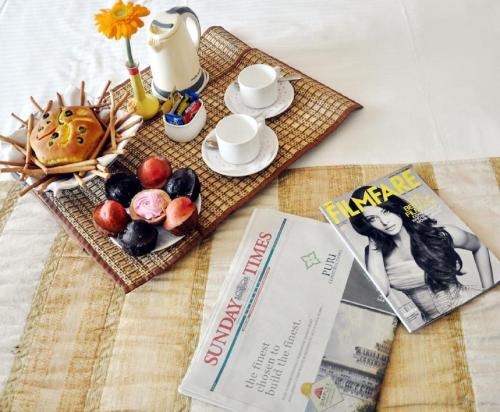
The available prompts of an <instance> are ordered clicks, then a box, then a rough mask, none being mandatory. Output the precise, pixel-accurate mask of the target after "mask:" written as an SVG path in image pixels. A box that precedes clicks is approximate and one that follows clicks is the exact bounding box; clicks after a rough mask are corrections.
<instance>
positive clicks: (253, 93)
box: [238, 64, 280, 109]
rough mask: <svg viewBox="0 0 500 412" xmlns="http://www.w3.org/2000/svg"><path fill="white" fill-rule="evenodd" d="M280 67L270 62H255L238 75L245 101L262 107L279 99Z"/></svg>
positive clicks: (252, 105)
mask: <svg viewBox="0 0 500 412" xmlns="http://www.w3.org/2000/svg"><path fill="white" fill-rule="evenodd" d="M279 76H280V73H279V69H275V68H274V67H271V66H269V65H268V64H253V65H251V66H247V67H245V68H244V69H243V70H242V71H241V72H240V74H239V75H238V85H239V88H240V95H241V99H242V100H243V103H245V105H247V106H248V107H253V108H256V109H261V108H263V107H267V106H270V105H272V104H273V103H274V102H275V101H276V100H277V99H278V78H279Z"/></svg>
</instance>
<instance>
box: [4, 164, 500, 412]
mask: <svg viewBox="0 0 500 412" xmlns="http://www.w3.org/2000/svg"><path fill="white" fill-rule="evenodd" d="M399 167H401V165H383V166H382V165H380V166H375V165H371V166H362V165H356V166H333V167H314V168H304V169H293V170H288V171H286V172H285V173H284V174H283V175H281V176H280V177H279V179H276V180H275V181H274V182H273V183H272V184H271V185H269V187H268V188H266V189H265V190H264V191H262V193H260V194H259V195H258V196H256V197H255V198H254V199H252V200H251V201H250V202H249V203H248V204H246V205H244V206H243V207H242V208H240V209H239V210H238V211H237V212H235V213H234V215H233V216H232V218H231V219H228V220H227V221H226V222H224V223H223V224H222V225H221V227H220V228H219V229H218V230H217V231H216V232H215V234H214V235H213V236H211V237H210V238H208V239H206V240H205V241H203V242H201V243H200V244H199V245H198V246H197V247H195V248H194V249H193V250H192V251H191V252H190V253H188V254H187V256H186V257H185V258H184V259H182V260H181V261H179V262H178V264H177V265H176V266H175V268H174V270H172V271H170V272H169V273H166V274H163V275H160V276H157V277H155V278H154V279H152V280H151V281H150V282H147V283H146V284H144V285H143V286H141V287H140V288H137V289H136V290H135V291H134V292H133V293H129V294H126V295H125V294H124V292H123V290H122V289H121V288H120V287H119V286H118V285H117V284H116V283H115V282H113V281H112V280H111V279H109V278H108V277H106V276H103V271H102V268H101V267H100V266H99V265H97V264H96V262H95V261H94V260H93V259H92V258H91V257H90V256H88V255H86V254H85V253H83V252H82V250H81V248H80V247H79V245H78V244H77V243H76V242H75V241H73V240H72V239H71V238H70V237H68V236H67V235H66V234H65V233H64V232H63V231H60V233H59V235H58V236H56V237H55V240H54V241H53V242H52V243H51V244H48V245H46V247H47V248H48V249H50V253H49V255H48V258H47V259H46V261H45V264H44V267H43V269H42V270H41V277H40V283H39V286H38V290H37V291H36V293H35V297H34V299H33V303H32V306H31V311H30V313H29V316H28V319H27V323H26V327H25V330H24V334H23V336H22V339H21V341H20V342H19V344H18V345H17V346H16V348H15V349H14V353H15V359H14V364H13V367H12V369H11V373H10V377H9V379H8V382H7V385H6V387H5V390H4V392H3V395H2V397H1V399H0V410H2V411H26V410H30V411H32V410H43V411H81V410H86V411H96V410H99V411H188V410H191V411H192V412H209V411H215V410H216V409H215V408H211V407H209V406H207V405H206V404H203V403H201V402H198V401H195V400H191V399H189V398H187V397H184V396H181V395H179V394H178V392H177V387H178V385H179V383H180V381H181V379H182V377H183V375H184V373H185V371H186V368H187V366H188V364H189V361H190V359H191V356H192V353H193V350H194V348H195V346H196V343H197V340H198V337H199V334H200V329H201V330H203V329H204V328H205V327H206V325H207V321H208V318H209V316H210V313H211V310H212V308H213V307H214V305H215V302H216V298H217V296H218V293H219V291H220V286H221V284H222V282H223V280H224V278H225V275H226V273H227V270H228V268H229V265H230V262H231V260H232V258H233V255H234V253H235V251H236V248H237V246H238V243H239V241H240V239H241V237H242V235H243V232H244V229H245V227H246V225H247V223H248V218H249V217H250V215H251V213H252V210H253V208H254V207H270V208H275V209H279V210H282V211H284V212H288V213H294V214H298V215H301V216H306V217H311V218H315V219H318V220H321V221H324V220H323V218H322V216H321V214H320V212H319V209H318V205H319V204H320V203H321V202H322V201H324V199H325V198H326V199H328V198H334V197H337V196H339V195H341V194H343V193H345V192H347V191H349V190H351V189H352V188H354V187H356V186H359V185H361V184H363V183H367V182H370V181H372V180H373V179H375V178H376V177H379V176H382V175H385V174H387V173H389V172H390V171H392V170H395V169H397V168H399ZM416 168H417V171H418V173H419V174H420V175H421V176H422V178H423V179H424V180H425V181H426V182H427V183H428V184H429V185H430V186H431V187H432V188H433V189H434V190H436V191H437V193H438V194H439V195H440V196H441V197H442V198H443V199H444V200H445V201H446V202H447V203H448V205H449V206H450V207H451V208H452V209H453V210H454V211H455V212H456V213H457V214H458V215H459V216H460V217H461V218H462V219H463V220H464V221H465V222H466V223H467V224H468V225H469V226H470V227H471V229H472V230H473V231H474V232H476V233H477V234H478V236H479V237H480V238H481V239H482V240H483V241H484V242H485V243H486V244H487V246H488V247H489V248H490V249H491V251H492V252H493V253H495V254H496V255H497V256H499V255H500V247H499V245H500V232H499V231H498V227H499V226H500V211H499V210H498V208H496V207H494V206H495V205H497V204H498V203H499V201H500V191H499V184H500V159H489V160H477V161H467V162H452V163H433V164H429V163H426V164H418V165H416ZM14 189H15V186H13V185H12V184H8V183H5V184H0V241H1V240H2V238H4V237H5V236H10V234H11V232H12V233H13V235H15V236H14V238H20V237H21V235H22V234H23V233H24V232H25V231H26V232H29V231H30V229H29V228H26V229H23V231H21V230H20V223H18V220H17V219H18V217H23V216H26V214H25V213H24V211H23V209H22V208H23V207H25V206H24V205H25V203H24V202H26V201H27V200H29V199H26V198H23V199H21V200H20V201H17V202H16V190H14ZM20 203H21V204H20ZM35 206H37V205H36V204H35ZM20 208H21V210H18V209H20ZM38 209H40V210H37V208H36V207H32V209H31V210H32V213H34V214H36V215H39V214H40V212H44V210H43V209H42V208H41V207H38ZM11 223H13V225H11ZM4 227H5V229H4ZM55 230H57V229H55ZM2 232H3V233H2ZM31 236H32V237H33V238H37V237H39V236H40V235H39V234H37V233H33V234H32V235H31ZM9 242H12V240H11V238H10V237H9ZM23 244H24V243H21V246H22V245H23ZM499 299H500V287H497V288H495V289H493V290H491V291H489V292H488V293H486V294H484V295H482V296H480V297H478V298H477V299H474V300H473V301H472V302H469V303H468V304H466V305H464V306H463V307H461V308H459V309H458V310H456V311H454V312H453V313H452V314H450V315H448V316H445V317H443V318H442V319H440V320H437V321H436V322H434V323H432V324H431V325H429V326H428V327H426V328H425V329H423V330H422V331H420V332H418V333H415V334H412V335H409V334H408V333H407V332H406V331H405V330H404V328H403V327H402V326H399V327H398V330H397V333H396V339H395V341H394V344H393V348H392V351H391V355H390V362H389V366H388V370H387V372H386V375H385V378H384V382H383V385H382V392H381V397H380V400H379V404H378V409H379V410H381V411H393V410H398V411H406V412H407V411H425V412H427V411H474V410H478V411H494V410H500V400H499V399H498V376H499V375H500V353H499V351H498V348H499V347H500V336H499V334H498V331H499V330H500V317H499V316H498V302H499ZM5 332H6V333H7V332H8V330H7V329H6V330H5ZM15 344H16V343H13V344H12V347H14V345H15ZM0 355H1V354H0Z"/></svg>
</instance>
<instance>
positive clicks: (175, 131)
mask: <svg viewBox="0 0 500 412" xmlns="http://www.w3.org/2000/svg"><path fill="white" fill-rule="evenodd" d="M200 103H201V106H200V108H199V109H198V112H196V114H195V115H194V117H193V118H192V119H191V121H190V122H189V123H188V124H183V125H180V126H178V125H174V124H170V123H167V121H166V120H165V115H164V116H163V124H164V125H165V133H166V134H167V136H168V138H169V139H170V140H173V141H174V142H179V143H187V142H190V141H191V140H193V139H194V138H195V137H196V136H198V135H199V134H200V132H201V129H203V126H205V123H206V121H207V110H206V109H205V105H204V104H203V101H202V100H201V99H200Z"/></svg>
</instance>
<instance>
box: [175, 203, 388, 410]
mask: <svg viewBox="0 0 500 412" xmlns="http://www.w3.org/2000/svg"><path fill="white" fill-rule="evenodd" d="M396 325H397V318H396V317H395V316H394V314H393V313H392V311H391V309H390V307H389V306H388V305H387V304H386V302H385V300H384V299H382V298H381V297H380V294H379V293H378V292H377V291H376V289H375V288H374V287H373V286H372V285H371V283H370V281H369V280H368V279H367V278H366V276H365V275H364V273H363V270H362V269H361V267H360V266H359V265H358V264H357V263H356V262H355V261H354V259H353V257H352V254H351V253H350V252H349V251H348V250H347V249H346V248H345V245H344V244H343V242H342V240H341V239H340V238H336V237H334V236H332V233H331V229H330V227H329V225H328V224H327V223H322V222H318V221H316V220H312V219H307V218H301V217H298V216H293V215H289V214H285V213H281V212H277V211H273V210H267V209H256V210H255V211H254V213H253V215H252V217H251V219H250V222H249V224H248V226H247V229H246V232H245V235H244V237H243V240H242V241H241V244H240V246H239V249H238V252H237V254H236V256H235V258H234V260H233V262H232V264H231V267H230V270H229V274H228V276H227V278H226V281H225V283H224V285H223V288H222V290H221V293H220V295H219V299H218V302H217V305H216V307H215V309H214V313H213V315H212V317H211V319H210V323H209V326H208V328H207V331H206V333H205V334H204V335H203V336H202V337H201V339H200V342H199V343H198V347H197V349H196V351H195V354H194V356H193V359H192V361H191V364H190V366H189V368H188V371H187V372H186V375H185V377H184V379H183V381H182V384H181V385H180V387H179V392H181V393H182V394H185V395H188V396H191V397H194V398H198V399H201V400H204V401H206V402H209V403H212V404H215V405H217V406H219V407H222V408H225V409H229V410H233V411H239V412H240V411H252V412H253V411H255V412H257V411H269V412H274V411H300V412H303V411H310V412H314V411H316V412H326V411H329V412H338V411H360V410H363V411H370V410H375V404H376V399H377V396H378V393H379V389H380V385H381V383H382V379H383V376H384V372H385V368H386V365H387V361H388V356H389V350H390V348H391V344H392V341H393V337H394V330H395V327H396Z"/></svg>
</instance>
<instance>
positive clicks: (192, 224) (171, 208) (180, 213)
mask: <svg viewBox="0 0 500 412" xmlns="http://www.w3.org/2000/svg"><path fill="white" fill-rule="evenodd" d="M166 214H167V217H166V219H165V222H164V223H163V228H164V229H165V230H167V231H169V232H170V233H172V234H173V235H175V236H184V235H187V234H188V233H189V232H191V231H192V230H194V229H195V228H196V226H197V225H198V210H197V209H196V205H195V204H194V203H193V202H192V201H191V199H189V198H188V197H178V198H175V199H174V200H172V201H171V202H170V203H169V205H168V206H167V210H166Z"/></svg>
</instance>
